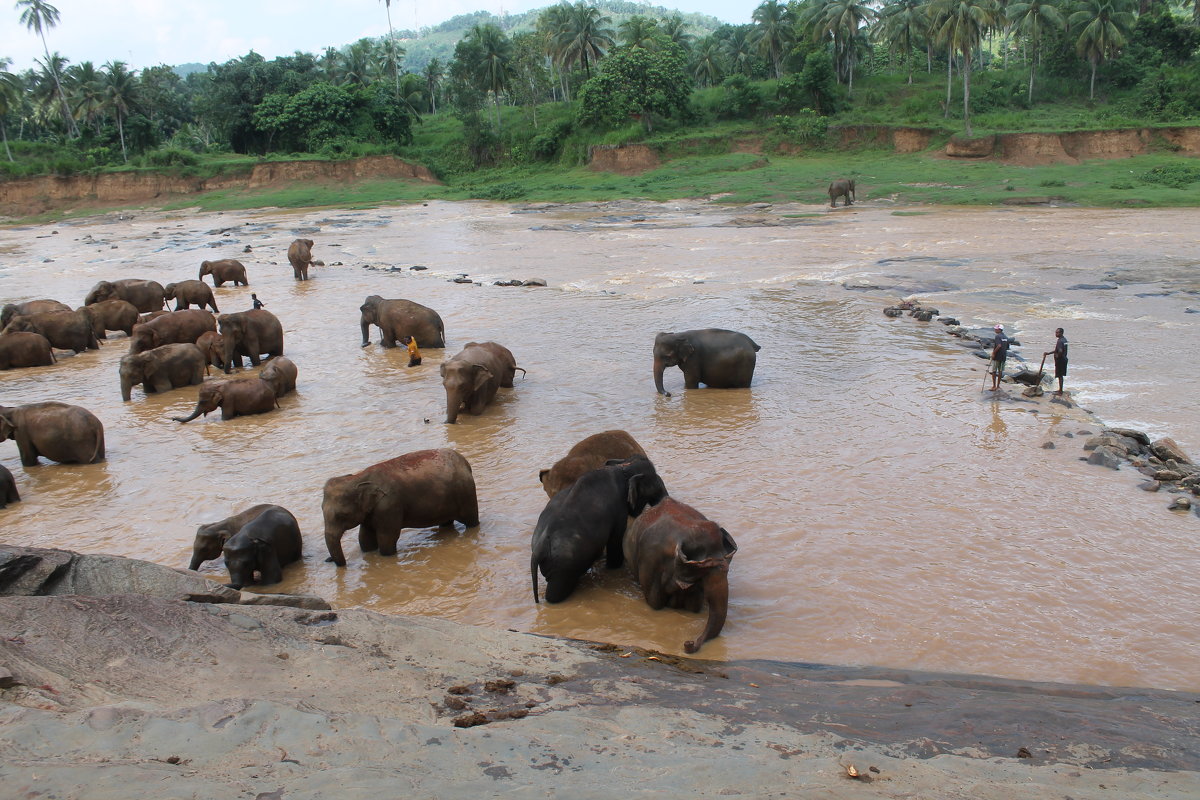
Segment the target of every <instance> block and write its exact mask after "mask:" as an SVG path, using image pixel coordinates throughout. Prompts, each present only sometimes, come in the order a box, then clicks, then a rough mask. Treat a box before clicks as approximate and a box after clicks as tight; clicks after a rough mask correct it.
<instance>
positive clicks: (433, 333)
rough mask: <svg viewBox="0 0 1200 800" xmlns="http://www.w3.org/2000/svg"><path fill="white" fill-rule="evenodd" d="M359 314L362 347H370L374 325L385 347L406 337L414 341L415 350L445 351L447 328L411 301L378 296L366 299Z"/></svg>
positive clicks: (426, 308)
mask: <svg viewBox="0 0 1200 800" xmlns="http://www.w3.org/2000/svg"><path fill="white" fill-rule="evenodd" d="M358 310H359V311H360V312H362V314H361V316H360V317H359V326H360V327H361V328H362V346H363V347H366V346H367V345H369V344H370V343H371V339H370V332H371V326H372V325H377V326H378V327H379V332H380V334H381V338H380V340H379V343H380V344H382V345H383V346H384V347H395V346H396V344H397V343H398V342H402V341H403V340H404V338H405V337H407V336H414V337H416V339H417V346H418V347H445V346H446V327H445V326H444V325H443V324H442V318H441V316H439V315H438V313H437V312H436V311H434V310H433V309H432V308H429V307H428V306H423V305H421V304H420V303H415V302H413V301H412V300H385V299H383V298H382V297H380V296H379V295H377V294H373V295H371V296H370V297H368V298H367V299H366V300H365V301H364V302H363V304H362V305H361V306H359V308H358Z"/></svg>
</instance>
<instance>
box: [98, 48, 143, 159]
mask: <svg viewBox="0 0 1200 800" xmlns="http://www.w3.org/2000/svg"><path fill="white" fill-rule="evenodd" d="M104 100H105V106H106V108H107V109H108V110H109V111H111V112H112V113H113V115H114V116H115V117H116V118H117V132H118V133H119V134H120V136H121V158H122V159H124V161H125V163H129V156H128V154H127V153H126V152H125V118H126V117H128V116H129V113H130V112H131V111H136V110H137V109H138V100H137V83H136V82H135V80H134V74H133V73H132V72H130V71H129V68H128V67H127V66H126V65H125V62H124V61H109V62H108V63H107V64H105V65H104Z"/></svg>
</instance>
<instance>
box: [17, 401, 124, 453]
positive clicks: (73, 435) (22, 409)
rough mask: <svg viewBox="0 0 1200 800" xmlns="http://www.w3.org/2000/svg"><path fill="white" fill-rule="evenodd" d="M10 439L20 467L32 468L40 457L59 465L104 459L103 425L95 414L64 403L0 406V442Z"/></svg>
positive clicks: (51, 402)
mask: <svg viewBox="0 0 1200 800" xmlns="http://www.w3.org/2000/svg"><path fill="white" fill-rule="evenodd" d="M5 439H13V440H15V441H16V443H17V451H18V452H19V453H20V455H21V464H22V465H23V466H26V467H32V466H33V465H35V464H37V463H38V457H39V456H44V457H45V458H48V459H50V460H51V461H57V462H59V463H60V464H95V463H96V462H98V461H103V460H104V425H103V424H101V422H100V420H99V419H97V418H96V415H95V414H93V413H92V412H90V411H88V410H87V409H86V408H81V407H80V406H72V405H68V404H67V403H59V402H54V401H50V402H46V403H29V404H28V405H23V406H15V407H9V406H0V442H3V441H4V440H5Z"/></svg>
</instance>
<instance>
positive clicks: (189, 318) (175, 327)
mask: <svg viewBox="0 0 1200 800" xmlns="http://www.w3.org/2000/svg"><path fill="white" fill-rule="evenodd" d="M216 329H217V320H216V318H215V317H213V315H212V313H211V312H209V311H204V310H202V309H198V308H189V309H187V310H186V311H172V312H171V313H169V314H163V315H162V316H161V317H155V318H154V319H152V320H150V321H149V322H139V323H138V324H137V325H134V326H133V335H132V336H130V337H129V352H131V353H144V352H146V351H147V350H153V349H154V348H156V347H162V346H163V345H164V344H195V342H196V340H197V339H199V338H200V337H201V335H203V334H204V332H205V331H215V330H216Z"/></svg>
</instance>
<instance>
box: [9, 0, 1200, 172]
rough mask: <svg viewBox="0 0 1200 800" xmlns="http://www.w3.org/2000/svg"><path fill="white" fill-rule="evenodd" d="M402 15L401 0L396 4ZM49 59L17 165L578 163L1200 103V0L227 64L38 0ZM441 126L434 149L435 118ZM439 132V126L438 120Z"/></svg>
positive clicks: (1128, 120)
mask: <svg viewBox="0 0 1200 800" xmlns="http://www.w3.org/2000/svg"><path fill="white" fill-rule="evenodd" d="M387 6H388V9H389V10H390V3H387ZM17 10H18V11H19V13H20V23H21V25H22V26H23V27H24V28H26V29H28V34H29V35H35V36H38V37H40V39H41V42H42V44H43V48H44V54H45V55H44V58H43V59H39V60H38V62H37V68H36V69H31V70H26V71H23V72H12V71H9V70H8V66H9V65H10V64H11V61H10V60H9V59H6V58H0V138H2V139H3V148H4V151H3V158H2V159H0V177H2V176H5V175H7V176H19V175H28V174H37V173H46V172H50V173H56V174H70V173H73V172H79V171H86V170H95V169H107V168H132V167H163V166H177V165H185V166H186V165H191V164H196V163H198V161H199V160H200V159H201V158H204V157H208V156H212V155H219V154H245V155H253V156H259V157H269V156H271V155H272V154H279V155H289V154H315V155H319V156H322V157H334V158H336V157H339V156H349V155H360V154H365V153H373V152H389V153H399V154H407V155H410V156H414V155H415V156H417V157H419V158H421V160H423V161H425V162H427V163H429V165H430V166H431V167H432V168H434V170H435V171H437V172H439V173H440V174H447V173H451V174H452V173H454V172H461V171H466V170H471V169H474V168H477V167H480V166H487V165H493V164H500V163H509V162H536V161H555V160H566V159H578V158H579V157H580V150H579V148H575V149H571V148H568V147H566V146H565V145H566V143H567V142H568V141H569V140H571V139H572V138H574V139H576V140H578V139H579V137H585V138H589V139H590V140H592V141H612V140H613V139H614V136H615V137H616V138H618V139H621V138H623V139H625V140H627V139H628V138H631V137H637V136H639V135H649V134H652V133H653V132H656V131H662V130H670V129H678V128H679V127H681V126H702V125H705V124H713V123H714V122H719V121H721V120H748V121H756V122H757V123H759V124H761V125H762V126H764V129H770V130H772V131H774V132H776V133H777V134H779V135H784V136H788V137H791V138H793V139H796V140H798V141H809V142H814V143H815V142H818V141H819V140H820V138H821V137H822V136H823V135H824V132H825V130H826V127H827V126H828V124H829V122H830V120H835V119H836V120H838V121H841V122H885V123H892V124H910V125H935V126H937V125H940V126H942V127H953V128H954V129H955V130H959V131H961V132H962V133H963V134H965V135H967V136H971V135H972V134H973V133H974V130H975V128H976V127H978V126H979V123H980V120H981V119H982V120H983V121H984V122H985V123H986V126H985V127H988V128H990V129H1000V128H1005V127H1007V128H1008V129H1013V130H1018V129H1022V128H1027V129H1029V128H1034V127H1038V126H1045V125H1053V124H1055V123H1056V122H1059V123H1060V124H1062V120H1063V119H1065V117H1064V114H1063V109H1065V108H1066V109H1072V110H1082V111H1085V112H1086V113H1085V114H1082V115H1076V116H1075V117H1074V118H1073V119H1074V120H1075V121H1074V122H1073V123H1072V124H1075V125H1079V124H1080V122H1079V120H1084V121H1085V122H1086V123H1087V124H1092V125H1097V126H1102V125H1106V124H1107V125H1111V126H1114V127H1116V126H1120V125H1122V124H1149V123H1156V122H1157V123H1174V122H1185V121H1188V120H1196V119H1197V118H1200V57H1198V55H1197V49H1198V44H1200V0H1188V4H1187V5H1173V4H1170V3H1164V2H1161V0H1140V2H1139V0H881V2H860V0H794V1H793V2H789V3H782V2H778V0H766V2H764V3H762V4H761V5H760V6H758V8H757V9H756V10H755V11H754V13H753V22H752V23H751V24H748V25H724V24H720V23H718V21H716V20H714V19H712V18H710V17H703V16H701V15H695V14H692V15H681V14H679V13H674V12H667V11H665V10H663V9H656V10H654V13H653V14H652V13H649V12H648V11H647V7H646V6H645V5H640V4H634V3H628V2H599V3H595V4H588V3H586V2H582V1H581V2H576V3H573V4H572V3H565V2H564V3H560V4H559V5H555V6H550V7H548V8H545V9H542V10H540V11H536V12H529V13H528V14H525V15H520V16H517V17H505V18H503V19H500V18H496V17H494V16H492V15H490V14H488V13H486V12H479V13H477V14H474V15H469V16H467V17H456V18H455V19H453V20H450V21H448V22H447V23H443V24H442V25H439V26H437V27H436V28H431V29H426V30H423V31H421V32H413V31H393V30H392V29H391V23H390V15H389V20H388V23H389V24H388V27H389V34H388V35H387V36H383V37H380V38H378V39H361V40H359V41H357V42H354V43H352V44H349V45H346V46H343V47H329V48H327V49H326V50H325V51H324V52H322V53H316V54H313V53H302V52H296V53H295V54H293V55H290V56H283V57H279V58H274V59H271V60H267V59H265V58H263V57H262V56H260V55H258V54H257V53H254V52H250V53H248V54H246V55H245V56H242V57H240V58H235V59H232V60H229V61H227V62H225V63H223V64H217V63H212V64H209V65H208V66H207V68H199V69H197V68H195V67H194V66H192V67H191V68H190V69H180V70H177V69H176V68H173V67H171V66H168V65H160V66H156V67H149V68H146V69H142V70H135V69H131V68H130V67H129V66H128V65H127V64H125V63H123V62H121V61H116V60H114V61H109V62H107V63H105V64H103V65H100V66H97V65H96V64H93V63H91V62H88V61H84V62H80V63H72V62H71V61H70V59H69V57H67V56H64V55H62V54H60V53H58V52H54V51H52V50H51V44H52V41H53V32H54V31H53V29H54V27H55V26H56V24H57V23H58V20H59V12H58V11H57V9H55V7H54V6H53V5H51V4H50V3H48V2H44V0H19V2H18V3H17ZM419 131H425V132H430V131H432V132H435V133H434V138H436V139H437V140H438V141H437V142H436V143H435V145H436V146H432V145H431V144H430V143H429V142H428V141H426V142H424V143H423V146H421V147H419V148H417V149H415V150H414V142H415V140H416V138H418V137H416V135H415V134H416V133H417V132H419ZM425 138H426V139H428V138H429V136H428V135H426V136H425Z"/></svg>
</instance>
